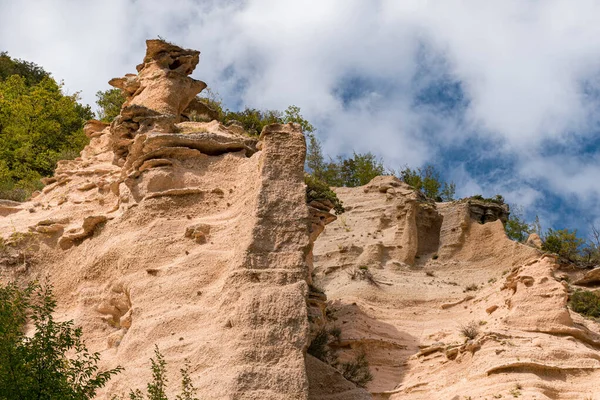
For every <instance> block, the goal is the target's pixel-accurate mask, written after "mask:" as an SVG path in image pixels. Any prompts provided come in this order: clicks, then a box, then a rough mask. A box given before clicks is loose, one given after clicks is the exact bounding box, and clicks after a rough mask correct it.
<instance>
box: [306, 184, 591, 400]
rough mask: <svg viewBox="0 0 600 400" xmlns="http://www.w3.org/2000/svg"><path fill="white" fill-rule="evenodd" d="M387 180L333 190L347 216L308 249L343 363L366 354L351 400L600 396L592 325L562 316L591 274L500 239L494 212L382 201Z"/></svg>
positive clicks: (410, 196)
mask: <svg viewBox="0 0 600 400" xmlns="http://www.w3.org/2000/svg"><path fill="white" fill-rule="evenodd" d="M385 181H387V182H389V183H390V184H391V183H392V182H395V180H394V179H393V178H390V177H386V178H384V177H379V178H376V179H375V180H374V181H373V182H371V183H370V184H368V185H366V186H364V187H360V188H336V189H335V191H336V193H337V194H338V197H340V199H341V200H342V201H343V202H344V205H345V206H346V208H347V210H348V212H347V213H345V214H344V215H343V216H342V217H343V218H339V219H338V220H337V221H335V222H333V223H332V224H330V225H329V226H327V228H326V229H325V231H324V233H323V234H322V235H321V236H320V237H319V240H318V241H317V243H316V245H315V249H314V254H315V263H314V264H315V266H314V268H315V269H314V271H315V278H314V281H315V284H317V285H319V286H320V287H322V288H323V289H324V291H325V292H326V293H327V297H328V303H327V308H328V312H327V315H328V316H329V319H328V321H327V325H326V326H327V327H329V328H331V327H335V326H337V327H339V328H341V332H342V333H341V339H340V342H341V343H342V344H343V345H342V346H339V352H340V359H343V360H351V359H352V358H353V357H354V356H355V355H356V354H358V353H361V352H364V353H365V354H366V356H367V358H368V360H369V362H370V367H371V372H372V373H373V375H374V380H373V381H372V382H370V383H369V384H368V386H367V388H368V389H369V392H370V394H362V395H359V394H357V393H353V394H352V396H353V397H348V398H360V399H368V398H377V399H423V400H425V399H432V398H435V399H464V398H472V399H485V398H487V399H492V398H514V397H522V398H527V399H577V398H586V396H588V398H595V397H593V396H594V395H596V396H598V395H599V394H600V392H599V391H598V388H597V386H596V385H595V383H594V382H595V381H596V380H597V379H598V378H599V377H600V361H599V360H600V346H599V342H598V340H599V339H600V335H599V333H600V324H598V323H597V322H594V321H591V320H587V319H584V318H582V317H581V316H580V315H578V314H576V313H574V312H572V311H571V310H569V309H568V308H567V299H568V296H569V291H570V290H574V289H575V287H573V286H572V285H568V284H567V283H566V281H569V280H570V281H572V282H575V284H582V285H583V284H593V282H594V281H595V277H596V275H597V274H596V273H595V272H597V271H595V270H592V271H590V272H587V273H586V272H581V271H572V272H569V273H567V272H565V271H561V270H560V267H561V266H560V264H559V263H558V262H557V260H556V259H555V258H554V257H553V256H549V255H544V254H543V253H542V252H541V251H540V250H539V249H537V248H534V247H531V246H528V245H524V244H519V243H516V242H513V241H511V240H509V239H507V237H506V234H505V232H504V228H503V224H502V220H503V219H504V217H505V216H506V214H507V213H506V212H507V211H508V210H505V209H504V208H503V207H501V206H499V205H491V204H488V203H485V204H480V202H472V201H458V202H452V203H436V204H431V203H427V202H423V201H422V200H418V199H419V195H418V194H417V193H414V192H411V190H410V189H409V188H407V187H404V186H402V185H399V184H398V182H396V187H394V191H393V192H392V194H393V195H390V193H389V192H388V190H389V189H390V188H389V186H387V185H386V184H384V183H383V182H385ZM398 197H401V198H400V199H398ZM411 204H416V205H418V207H419V208H413V209H411V208H410V207H411V206H410V205H411ZM399 205H401V207H399ZM496 206H498V207H496ZM412 207H414V206H412ZM474 209H475V212H474V211H473V210H474ZM404 210H407V211H404ZM419 210H422V211H420V212H419ZM411 213H413V214H415V215H417V217H416V221H417V224H416V226H415V224H414V223H412V222H411V221H412V217H411ZM474 214H475V217H474ZM423 219H424V221H426V222H423ZM419 220H421V222H420V223H419ZM440 220H441V226H440V225H438V224H439V223H440V222H438V221H440ZM407 229H408V230H410V229H412V233H411V234H410V235H404V232H406V230H407ZM398 232H400V233H402V234H398ZM436 235H437V237H436ZM421 238H427V239H425V243H426V244H427V245H426V246H421V245H419V242H420V241H422V239H421ZM407 254H408V255H411V254H415V256H414V258H412V259H411V258H410V257H407V256H406V255H407ZM357 269H363V271H364V270H365V269H367V271H368V273H369V274H370V279H369V280H366V279H358V278H357V274H356V271H357ZM569 274H570V275H569ZM567 276H570V278H571V279H567ZM576 278H580V280H579V281H576ZM598 284H600V282H596V285H598ZM469 326H471V327H473V328H474V332H475V334H474V336H473V337H472V338H465V336H463V335H462V334H461V331H464V329H465V327H469ZM312 362H313V363H318V362H320V361H318V360H317V361H314V360H313V361H312ZM312 380H314V381H316V382H321V383H322V382H323V381H322V380H319V379H318V377H313V378H312ZM311 382H312V381H311ZM330 395H331V394H327V393H319V394H318V395H315V397H314V399H328V398H336V397H328V396H330ZM339 398H343V397H339Z"/></svg>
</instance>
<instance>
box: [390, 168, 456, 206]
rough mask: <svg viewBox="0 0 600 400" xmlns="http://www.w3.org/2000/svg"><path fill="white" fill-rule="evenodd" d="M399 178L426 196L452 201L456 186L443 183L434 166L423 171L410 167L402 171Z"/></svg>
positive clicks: (437, 199) (451, 183)
mask: <svg viewBox="0 0 600 400" xmlns="http://www.w3.org/2000/svg"><path fill="white" fill-rule="evenodd" d="M399 178H400V179H401V180H402V181H403V182H404V183H407V184H408V185H410V186H412V187H413V189H415V190H420V191H421V192H423V194H424V195H425V196H427V197H428V198H430V199H433V200H436V201H452V200H454V193H455V191H456V185H455V184H454V183H453V182H450V183H448V182H443V181H442V180H441V178H440V174H439V172H438V171H437V170H436V169H435V167H434V166H433V165H426V166H425V167H424V168H423V169H421V168H417V169H411V168H409V167H408V166H406V167H404V169H403V170H402V171H400V174H399Z"/></svg>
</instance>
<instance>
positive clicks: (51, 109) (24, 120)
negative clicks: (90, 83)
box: [0, 53, 93, 201]
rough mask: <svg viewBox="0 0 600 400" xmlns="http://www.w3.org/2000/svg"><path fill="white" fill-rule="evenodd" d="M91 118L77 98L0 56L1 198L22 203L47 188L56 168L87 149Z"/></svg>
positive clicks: (35, 69)
mask: <svg viewBox="0 0 600 400" xmlns="http://www.w3.org/2000/svg"><path fill="white" fill-rule="evenodd" d="M92 117H93V113H92V111H91V109H90V107H89V106H83V105H81V104H80V103H79V97H78V94H77V93H75V94H73V95H65V94H64V93H63V90H62V84H58V83H57V82H56V81H55V80H54V79H53V78H52V77H51V76H50V74H48V73H46V72H45V71H44V70H43V69H42V68H41V67H39V66H37V65H35V64H33V63H28V62H25V61H20V60H17V61H14V60H12V59H11V58H10V57H8V55H6V53H2V54H1V55H0V198H4V199H10V200H16V201H24V200H26V199H27V198H28V197H29V196H30V195H31V193H32V192H33V191H35V190H39V189H40V188H41V187H43V185H42V183H41V182H40V178H42V177H45V176H50V175H51V174H52V173H53V172H54V169H55V167H56V162H57V161H58V160H62V159H72V158H75V157H77V156H78V155H79V152H80V151H81V150H82V149H83V147H84V146H85V145H86V144H87V143H88V139H87V137H86V136H85V134H84V133H83V129H82V128H83V125H84V123H85V122H86V121H87V120H89V119H91V118H92Z"/></svg>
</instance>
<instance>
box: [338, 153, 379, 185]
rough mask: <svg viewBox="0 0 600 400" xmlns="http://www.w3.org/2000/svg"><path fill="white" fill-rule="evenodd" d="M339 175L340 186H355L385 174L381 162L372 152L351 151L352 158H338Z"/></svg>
mask: <svg viewBox="0 0 600 400" xmlns="http://www.w3.org/2000/svg"><path fill="white" fill-rule="evenodd" d="M338 163H339V176H340V179H341V181H342V186H348V187H356V186H362V185H366V184H367V183H369V182H370V181H371V180H372V179H373V178H375V177H376V176H379V175H383V174H385V168H384V166H383V162H382V161H381V160H379V159H378V158H377V157H376V156H375V155H374V154H373V153H371V152H368V153H353V156H352V158H339V162H338Z"/></svg>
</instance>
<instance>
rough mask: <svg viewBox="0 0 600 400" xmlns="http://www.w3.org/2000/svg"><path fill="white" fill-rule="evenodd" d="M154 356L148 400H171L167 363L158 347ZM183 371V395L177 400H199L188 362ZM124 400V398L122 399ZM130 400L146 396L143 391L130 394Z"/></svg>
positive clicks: (114, 398)
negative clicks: (168, 392) (168, 394)
mask: <svg viewBox="0 0 600 400" xmlns="http://www.w3.org/2000/svg"><path fill="white" fill-rule="evenodd" d="M154 356H155V358H156V359H154V358H151V359H150V363H151V364H152V365H151V370H152V381H151V382H150V383H148V385H146V389H147V395H146V399H147V400H169V398H168V397H167V382H168V381H167V376H166V374H167V363H166V361H165V359H164V357H163V355H162V354H161V353H160V351H159V349H158V346H154ZM180 371H181V394H179V395H177V397H175V399H176V400H198V399H197V398H196V397H194V395H195V394H196V388H195V387H194V385H193V384H192V379H191V378H190V373H189V371H190V364H189V362H188V361H187V360H186V361H185V364H184V367H183V368H182V369H180ZM118 399H119V397H116V396H115V397H113V400H118ZM121 399H122V397H121ZM129 399H130V400H144V394H143V393H142V391H141V390H139V389H137V390H135V391H133V390H132V391H130V392H129Z"/></svg>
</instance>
